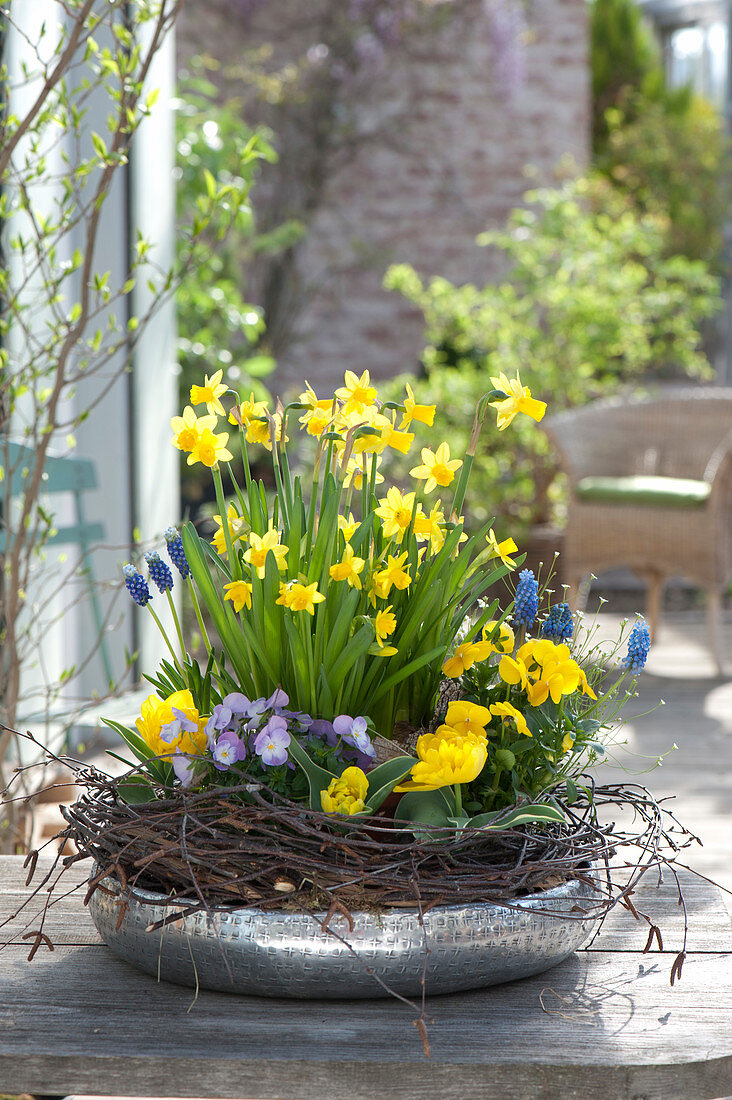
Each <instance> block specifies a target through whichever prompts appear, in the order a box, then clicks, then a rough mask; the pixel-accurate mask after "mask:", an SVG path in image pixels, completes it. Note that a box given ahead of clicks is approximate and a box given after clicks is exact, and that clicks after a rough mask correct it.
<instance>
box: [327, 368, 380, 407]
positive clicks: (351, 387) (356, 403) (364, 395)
mask: <svg viewBox="0 0 732 1100" xmlns="http://www.w3.org/2000/svg"><path fill="white" fill-rule="evenodd" d="M344 381H345V385H344V386H341V387H340V389H337V390H336V391H335V392H336V397H338V398H339V399H340V400H341V401H343V402H344V406H343V409H344V412H346V413H350V412H357V413H360V412H363V410H364V409H366V408H368V406H369V405H373V404H374V402H375V401H376V390H375V388H374V387H373V386H372V385H371V379H370V377H369V372H368V371H367V370H365V371H364V372H363V374H362V375H361V377H360V378H358V377H357V376H356V375H355V374H354V373H353V371H352V370H347V371H346V375H345V378H344Z"/></svg>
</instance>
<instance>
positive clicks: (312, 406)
mask: <svg viewBox="0 0 732 1100" xmlns="http://www.w3.org/2000/svg"><path fill="white" fill-rule="evenodd" d="M491 381H492V383H493V387H494V388H493V390H492V391H491V392H490V393H488V394H486V395H485V396H484V397H483V399H482V400H481V402H480V403H479V405H478V408H477V411H476V414H475V421H474V425H473V431H472V434H471V437H470V443H469V446H468V448H467V450H466V453H465V454H464V455H462V456H454V455H451V454H450V451H449V448H448V446H447V445H446V444H444V443H440V444H439V445H437V446H436V447H435V448H434V449H432V448H431V447H429V446H424V447H422V448H421V450H420V452H419V457H418V458H415V459H414V465H413V466H412V468H411V478H412V479H413V480H412V485H411V486H410V487H408V488H406V487H403V488H399V487H397V486H391V487H387V486H386V485H384V484H383V483H382V482H383V478H382V476H381V474H380V472H379V465H380V461H381V455H382V453H383V451H384V449H385V448H388V447H391V448H397V449H398V450H400V451H402V452H404V453H406V452H407V451H408V450H409V449H410V447H411V446H412V445H413V443H414V431H413V429H414V428H415V425H418V424H421V425H423V426H424V427H425V428H429V427H430V426H431V425H432V420H433V417H434V412H435V410H434V407H429V406H423V405H420V404H418V403H416V402H415V400H414V396H413V394H412V392H411V389H410V387H409V386H407V388H406V393H405V396H404V399H403V402H402V403H401V404H396V403H393V402H389V403H384V404H381V403H380V402H379V400H378V395H377V392H376V389H375V387H374V386H372V385H371V381H370V378H369V375H368V372H367V371H365V372H364V373H363V374H362V375H361V376H360V377H358V376H356V375H355V374H354V373H352V372H351V371H347V372H346V375H345V381H344V385H343V386H342V387H340V388H339V389H337V390H336V392H335V394H334V395H333V396H331V397H328V398H327V399H320V398H318V397H317V396H316V394H315V393H314V392H313V390H312V389H311V387H310V386H307V387H306V389H305V391H304V393H303V394H302V395H301V396H300V399H299V400H298V401H295V402H292V403H290V404H289V405H287V406H285V407H283V406H282V405H281V404H280V403H279V402H278V404H277V407H276V408H275V409H274V411H270V410H269V409H268V408H267V407H266V405H265V404H264V403H263V402H256V401H254V400H252V399H250V400H246V399H244V400H242V399H241V397H240V395H239V394H237V393H235V392H234V391H232V390H231V389H229V388H228V387H227V386H226V384H225V383H224V382H223V381H222V377H221V372H218V373H217V374H216V375H214V376H213V377H212V378H206V379H205V380H204V383H203V385H201V386H193V387H192V389H191V404H190V405H188V406H187V407H186V408H185V409H184V411H183V414H182V416H180V417H175V418H174V419H173V422H172V426H173V431H174V440H173V441H174V443H175V445H176V446H177V447H178V448H179V449H181V450H182V451H184V452H186V453H187V455H188V462H189V463H191V464H193V463H196V462H199V463H202V464H203V465H205V466H207V467H209V468H210V470H211V473H212V477H213V481H214V485H215V489H216V496H217V501H218V506H219V515H218V516H217V523H218V528H217V530H216V533H215V535H214V538H213V542H212V543H211V544H209V542H207V541H206V540H204V539H202V538H201V537H200V536H199V534H198V533H197V532H196V530H195V529H194V528H193V527H192V526H191V525H189V524H186V525H184V527H183V529H182V532H178V531H177V530H175V529H170V530H169V531H168V532H167V533H166V536H165V537H166V544H167V551H168V554H169V557H170V559H171V562H172V564H173V565H174V567H175V568H177V570H178V571H179V573H180V574H181V575H182V577H183V578H184V579H185V581H186V582H187V584H188V586H189V590H190V595H191V599H192V602H193V607H194V609H195V614H196V617H197V621H198V624H199V629H200V631H201V634H202V637H203V639H204V641H205V647H206V660H205V662H199V661H198V660H196V659H194V658H193V657H192V656H191V655H190V653H189V652H188V651H187V647H186V639H185V636H184V632H183V630H182V628H181V626H180V622H179V620H178V618H177V616H175V607H174V604H173V601H172V600H170V603H171V607H172V608H173V612H174V621H175V627H176V629H175V632H174V634H173V636H172V637H168V636H167V635H166V643H167V645H168V648H169V658H168V659H166V660H164V661H163V662H162V663H161V665H160V667H159V668H158V669H157V670H156V671H155V672H153V673H151V674H150V675H149V676H148V679H149V680H150V683H151V687H152V688H153V689H154V690H153V691H152V692H151V694H150V696H149V698H148V699H147V700H146V701H145V703H144V704H143V706H142V711H141V714H140V716H139V718H138V719H137V721H136V724H135V726H134V727H132V726H130V727H125V726H122V725H119V724H116V723H113V722H110V723H109V725H110V726H113V727H114V728H115V729H116V730H117V731H118V732H119V734H120V736H121V738H122V740H123V742H124V744H125V745H126V748H127V750H128V752H129V754H131V756H132V757H133V758H134V759H130V758H129V756H125V757H123V759H125V761H126V763H128V764H129V770H128V771H127V772H126V773H125V774H124V775H123V776H121V777H120V778H119V779H116V780H110V779H109V777H106V776H100V775H98V774H97V773H95V772H90V771H89V770H86V771H85V772H84V773H83V776H82V777H81V778H82V781H83V783H84V785H85V786H86V792H85V793H84V795H83V796H82V797H81V798H80V799H79V800H78V801H77V803H75V805H74V806H72V807H70V808H68V809H67V810H66V817H67V821H68V828H67V830H66V834H65V835H66V836H68V837H69V838H70V839H72V840H73V841H74V842H75V844H76V848H77V850H78V853H79V855H78V856H71V857H68V859H70V860H75V859H77V858H80V857H85V856H92V857H93V858H94V860H95V864H96V866H95V870H94V872H93V874H92V877H91V880H90V888H89V895H88V898H89V901H90V905H91V910H92V914H93V916H94V919H95V921H96V922H97V925H98V927H99V928H100V931H101V932H102V935H103V937H104V939H105V940H106V941H107V942H108V943H109V944H110V946H112V947H113V948H114V949H115V950H116V951H118V952H119V953H120V954H122V955H123V956H124V957H125V958H127V959H129V960H130V961H131V962H134V963H135V964H136V965H138V966H142V967H143V968H145V969H148V970H149V971H150V972H152V973H155V974H158V975H159V976H162V977H167V978H169V979H171V980H174V981H180V982H188V983H190V984H196V985H198V984H200V985H202V986H210V987H211V986H212V987H214V988H229V989H233V990H235V991H236V990H238V991H242V992H249V993H252V992H259V993H263V994H269V995H292V996H373V995H374V994H376V993H378V992H379V991H380V990H382V991H388V992H393V993H396V994H398V995H400V996H404V995H411V994H414V993H419V992H420V990H421V992H422V994H424V990H425V987H427V988H429V989H430V990H432V991H434V992H439V991H447V990H459V989H465V988H470V987H473V986H476V985H481V984H490V983H491V982H493V981H500V980H505V979H506V978H513V977H517V976H521V975H522V974H529V973H535V972H537V971H539V970H541V969H544V968H546V967H547V966H550V965H553V964H554V963H555V962H557V961H559V960H560V959H562V958H564V957H566V955H567V954H569V953H570V952H571V951H572V950H573V949H574V948H575V947H577V946H578V945H579V944H580V943H581V942H582V941H583V940H584V939H585V938H586V937H587V935H588V933H589V932H590V931H591V929H592V928H593V927H594V925H595V923H596V921H597V919H598V918H599V917H601V916H602V914H603V913H604V912H605V911H606V910H607V908H608V906H609V905H610V904H612V903H613V901H615V900H617V899H618V898H620V899H627V897H628V896H629V893H630V892H631V891H632V886H633V883H634V881H635V879H636V878H637V877H638V876H639V875H640V874H641V873H642V871H643V870H645V869H647V866H648V865H649V863H652V862H653V860H648V859H647V858H645V859H644V861H640V860H636V864H635V865H633V863H632V861H630V862H629V861H627V860H626V866H630V868H631V870H630V873H629V876H626V879H625V880H620V881H618V880H617V876H616V875H615V874H614V873H611V872H610V870H609V867H610V857H611V854H612V851H613V850H614V849H617V848H618V847H622V846H623V845H627V844H633V843H636V844H638V845H640V847H641V849H642V850H643V852H644V854H645V855H646V856H647V853H648V851H649V850H650V851H652V852H653V853H654V854H655V859H656V862H658V861H661V860H663V859H664V858H666V857H665V856H664V854H663V851H662V849H663V838H664V836H665V835H666V834H665V832H664V828H663V827H662V825H661V824H659V822H660V821H661V818H660V816H659V812H658V808H657V807H656V806H655V804H654V803H653V802H652V800H651V799H650V796H648V795H647V794H646V793H645V792H644V791H643V790H642V789H640V788H632V787H627V788H620V787H613V788H612V789H609V790H606V789H603V788H601V787H599V786H598V785H597V784H596V781H595V780H594V779H593V778H592V767H593V765H594V764H596V763H597V762H598V760H599V759H600V757H601V756H602V754H603V751H604V748H603V742H604V740H605V739H606V737H607V734H608V732H609V731H611V730H612V728H613V726H614V725H615V723H616V719H617V715H618V712H619V709H620V707H621V705H622V703H623V701H624V700H625V699H626V698H627V697H628V695H629V692H628V690H627V687H626V677H630V678H631V679H632V677H633V675H634V674H635V672H636V670H637V669H639V668H640V667H642V665H643V663H644V661H645V657H646V654H647V651H648V632H647V630H646V628H645V625H644V624H643V622H642V621H639V622H637V623H636V625H635V626H634V627H633V629H632V631H631V633H630V639H629V648H628V653H627V656H626V657H625V660H624V662H623V663H624V666H625V667H624V668H623V669H622V670H621V671H620V673H619V675H618V676H616V677H614V678H611V681H610V682H609V683H608V681H607V679H606V669H607V660H608V657H609V656H610V657H611V656H612V655H608V654H598V652H597V650H596V647H593V645H592V643H591V638H590V640H589V641H588V640H587V638H586V637H584V636H583V635H582V633H581V632H578V631H577V630H576V621H575V618H574V617H573V616H572V614H571V612H570V610H569V608H568V606H567V605H566V603H564V602H562V601H561V600H556V601H552V593H551V592H550V590H549V589H548V587H547V586H546V584H545V585H544V586H543V587H542V589H541V590H540V588H539V584H538V582H537V579H536V578H535V577H534V575H533V573H531V571H529V570H523V571H521V572H520V573H519V576H518V582H517V583H516V584H515V592H514V595H513V599H509V601H508V603H507V605H506V606H505V607H504V608H503V609H501V608H500V607H499V605H498V601H497V600H492V601H491V602H490V604H486V602H485V601H484V599H483V596H484V594H485V593H486V592H487V591H488V589H489V588H490V587H491V586H493V585H494V584H495V583H496V581H497V580H499V579H501V578H506V579H507V580H508V581H509V583H510V584H513V582H512V580H511V578H512V576H513V574H514V570H516V569H518V567H519V565H520V560H519V559H517V557H516V555H517V548H516V545H515V543H514V542H513V540H512V539H510V538H505V539H499V538H498V537H497V536H496V534H495V532H494V530H493V528H492V527H491V525H490V523H487V524H485V525H484V526H483V527H481V528H480V529H478V530H475V531H473V532H468V531H465V530H464V523H463V520H462V518H461V513H462V506H463V501H464V498H465V493H466V489H467V486H468V480H469V476H470V469H471V466H472V464H473V460H474V455H475V450H476V444H477V441H478V436H479V433H480V430H481V427H482V425H483V422H484V419H485V417H486V415H487V413H488V412H489V411H490V409H491V408H493V409H495V410H496V412H497V416H498V420H497V426H498V430H501V431H503V430H506V429H509V428H510V425H511V423H512V421H513V419H514V418H515V417H516V416H517V415H528V416H529V417H532V418H534V419H535V420H539V419H540V418H541V417H542V416H543V413H544V408H545V406H544V405H543V403H541V402H538V401H536V400H534V399H533V398H532V397H531V394H530V392H529V390H528V389H526V388H524V387H523V386H522V385H521V382H520V380H519V379H518V378H515V379H508V378H507V377H506V376H505V375H500V376H499V377H497V378H494V379H492V380H491ZM223 418H225V419H223ZM297 427H300V428H301V429H302V430H303V432H304V434H305V436H306V437H307V438H308V439H310V440H311V441H312V444H313V447H314V461H313V466H312V475H311V476H310V477H308V479H307V481H306V480H305V479H304V478H303V476H302V475H300V474H297V475H294V474H293V472H292V470H291V466H290V456H289V448H288V444H289V442H290V434H291V433H293V434H294V431H293V429H296V428H297ZM255 443H259V444H262V445H263V446H264V447H266V448H267V450H269V451H270V453H271V457H272V464H273V471H274V482H275V486H276V490H275V492H274V493H273V494H271V495H268V494H267V492H266V491H265V488H264V485H262V484H258V483H256V482H255V481H254V479H253V478H252V476H251V472H250V467H249V459H248V449H249V447H250V446H252V445H253V444H255ZM239 448H240V449H241V454H242V457H243V466H244V481H243V483H242V484H241V485H240V484H238V483H237V481H236V479H235V478H234V477H233V475H232V484H233V488H234V493H233V498H232V499H230V500H228V501H227V500H226V499H225V497H224V488H223V479H222V466H223V465H224V464H226V463H230V462H231V461H232V458H233V455H234V453H235V451H236V450H237V449H239ZM145 557H146V561H147V565H148V570H149V582H148V580H146V579H145V578H144V577H143V575H142V573H140V572H139V571H138V569H137V568H136V567H135V566H134V565H133V564H132V563H129V564H127V565H125V566H124V570H123V572H124V578H125V584H126V586H127V588H128V589H129V592H130V594H131V597H132V598H133V599H134V601H135V602H136V603H137V604H139V605H140V606H143V607H146V608H148V609H149V610H150V611H151V612H153V608H152V607H151V599H152V594H151V586H152V587H153V588H157V589H159V590H160V592H161V593H163V594H165V595H166V596H167V597H168V598H169V599H170V594H171V589H172V587H173V584H174V580H173V571H172V570H171V568H170V566H168V565H167V564H166V563H165V562H164V561H163V559H162V558H161V557H160V555H159V554H158V553H157V552H154V551H153V552H149V553H148V554H146V555H145ZM509 594H510V590H509ZM153 613H154V612H153ZM156 619H158V621H159V618H158V616H156ZM583 638H584V640H583ZM607 803H611V804H612V806H613V808H614V809H615V808H617V806H618V805H620V804H623V803H625V804H628V805H631V806H632V808H633V810H634V812H635V814H636V817H637V818H638V820H640V821H641V825H640V826H639V827H638V828H637V829H636V830H635V832H633V831H631V832H627V831H626V832H621V831H620V830H619V829H613V828H612V827H611V826H607V825H604V824H603V823H602V821H601V809H602V806H603V805H604V804H607ZM678 843H679V842H677V847H678ZM645 919H646V920H648V923H649V925H650V927H651V930H652V931H653V929H654V926H653V924H652V921H651V920H650V918H645Z"/></svg>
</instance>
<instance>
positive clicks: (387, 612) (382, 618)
mask: <svg viewBox="0 0 732 1100" xmlns="http://www.w3.org/2000/svg"><path fill="white" fill-rule="evenodd" d="M372 621H373V624H374V630H375V631H376V641H377V642H378V643H379V648H380V649H383V648H384V641H385V639H386V638H388V637H389V635H390V634H393V633H394V631H395V630H396V615H394V614H393V612H392V610H391V604H389V605H388V607H385V608H384V610H383V611H377V612H376V615H375V616H374V619H373V620H372ZM388 648H392V647H391V646H389V647H388ZM394 652H395V653H396V650H394Z"/></svg>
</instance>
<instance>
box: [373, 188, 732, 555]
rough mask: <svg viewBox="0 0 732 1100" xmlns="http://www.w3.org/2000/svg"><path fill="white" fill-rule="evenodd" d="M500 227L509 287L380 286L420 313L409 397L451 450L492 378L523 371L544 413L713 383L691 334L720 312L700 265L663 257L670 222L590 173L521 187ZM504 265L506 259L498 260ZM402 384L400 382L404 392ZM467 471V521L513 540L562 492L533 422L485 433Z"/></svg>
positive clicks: (413, 279)
mask: <svg viewBox="0 0 732 1100" xmlns="http://www.w3.org/2000/svg"><path fill="white" fill-rule="evenodd" d="M525 198H526V202H527V203H528V204H529V206H528V208H526V209H524V208H521V209H516V210H514V211H512V213H511V215H510V217H509V219H508V224H507V227H506V229H505V230H503V231H501V232H491V233H485V234H483V236H482V237H480V238H479V242H480V243H481V244H485V245H490V246H491V247H493V248H496V249H498V250H499V251H500V252H501V253H502V254H503V259H504V261H508V264H509V266H510V271H509V274H508V277H507V278H506V280H505V281H504V282H502V283H498V284H490V283H489V284H487V285H486V286H483V287H479V286H474V285H472V284H466V285H464V286H455V285H454V284H452V283H450V282H449V281H448V280H447V279H443V278H434V279H431V280H429V281H428V282H425V281H424V280H423V279H422V278H421V277H420V276H419V275H418V274H417V272H416V271H415V270H414V269H413V268H412V267H410V266H409V265H406V264H400V265H396V266H393V267H391V268H390V269H389V270H388V271H387V274H386V278H385V286H386V287H387V289H390V290H395V291H397V292H399V293H401V294H403V295H404V296H405V297H406V298H408V299H409V300H410V301H411V302H414V304H415V305H417V306H419V308H420V309H421V310H422V312H423V313H424V316H425V325H426V332H425V335H426V340H427V346H426V348H425V350H424V353H423V358H422V364H423V369H424V377H423V378H421V379H417V380H416V382H415V383H413V385H414V391H415V395H416V397H417V400H418V401H420V402H425V403H433V402H434V403H436V404H437V419H436V424H438V425H439V428H440V429H441V432H442V436H443V438H445V439H447V440H448V441H449V443H450V447H451V451H452V452H453V453H455V454H458V455H459V454H461V453H462V452H464V450H465V446H466V443H467V437H468V433H469V430H470V424H471V416H472V413H471V410H472V409H474V407H475V403H476V400H477V399H478V398H479V397H480V395H481V394H482V393H484V392H485V391H486V390H488V389H490V388H491V386H490V382H489V378H490V376H491V375H496V374H498V373H499V371H504V372H505V373H507V374H508V375H509V376H510V375H513V374H515V373H516V372H520V375H521V381H522V382H523V383H524V385H528V386H530V387H531V392H532V395H533V396H534V397H538V398H540V399H541V400H544V401H547V402H548V404H549V409H550V412H556V411H559V410H560V409H562V408H566V407H570V406H573V405H580V404H583V403H585V402H586V401H588V400H591V399H592V398H595V397H599V396H603V395H605V394H608V393H611V392H613V391H616V390H618V389H619V388H621V387H622V385H623V384H624V383H626V382H629V381H631V380H632V381H638V380H639V379H642V378H646V377H648V376H649V375H653V376H656V377H665V376H669V375H677V374H678V373H679V372H683V373H684V374H686V375H689V376H692V377H698V378H704V377H708V376H709V375H710V373H711V372H710V367H709V364H708V362H707V359H706V357H705V355H704V353H703V351H702V350H701V348H700V336H699V325H700V323H701V322H702V320H703V319H704V318H706V317H709V316H711V315H712V314H713V313H714V312H716V310H717V309H718V308H719V306H720V299H719V282H718V279H717V278H716V277H715V276H714V275H712V274H710V272H709V269H708V266H707V265H706V264H705V263H703V262H702V261H695V260H689V259H687V258H686V257H683V256H668V255H667V254H666V243H667V233H668V220H667V219H666V218H663V217H660V216H658V215H657V214H650V213H645V214H644V213H640V212H639V211H638V210H637V209H635V208H634V206H633V204H632V203H631V202H630V200H629V199H628V198H627V197H625V196H623V195H621V194H619V193H618V192H617V190H615V189H614V188H613V187H612V186H611V185H610V184H609V183H608V182H607V181H605V180H603V179H599V178H595V179H579V180H572V181H569V182H567V183H565V184H564V185H562V186H560V187H556V188H553V189H545V190H538V191H533V192H529V193H528V194H527V195H526V196H525ZM504 266H505V263H504ZM402 384H403V380H397V384H396V390H400V388H401V386H402ZM481 448H482V449H481V451H480V453H479V460H478V461H477V462H476V468H475V471H474V476H475V477H476V485H477V486H478V491H477V492H475V493H474V494H473V501H480V505H479V507H476V508H475V516H476V519H481V520H482V519H484V518H486V517H490V516H491V515H494V516H498V517H499V519H500V526H501V533H503V526H504V524H505V526H506V532H507V533H514V532H516V531H518V532H519V533H520V531H521V530H522V529H523V530H525V529H526V528H527V527H528V526H530V525H532V524H536V523H545V522H547V521H548V520H549V519H550V518H551V512H552V501H553V499H554V498H556V495H557V493H558V489H557V483H556V480H555V474H556V471H555V470H554V467H553V465H552V461H551V457H550V455H549V454H548V447H547V444H546V440H545V438H544V436H543V435H542V433H541V432H537V431H536V430H535V426H534V425H533V424H532V423H529V422H528V421H527V422H526V423H523V424H521V423H519V421H518V419H517V420H516V421H514V424H512V425H511V428H510V429H509V430H507V431H506V432H503V433H496V432H493V433H491V432H485V433H484V436H483V439H482V443H481Z"/></svg>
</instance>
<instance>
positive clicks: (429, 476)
mask: <svg viewBox="0 0 732 1100" xmlns="http://www.w3.org/2000/svg"><path fill="white" fill-rule="evenodd" d="M462 464H463V463H462V459H459V458H450V444H449V443H440V445H439V447H438V448H437V450H436V451H434V452H433V451H431V450H430V449H429V447H423V448H422V465H421V466H415V467H414V469H412V470H410V471H409V472H410V474H411V475H412V477H416V478H417V480H418V481H425V482H426V484H425V487H424V489H425V492H426V493H431V492H432V490H433V489H436V488H437V486H438V485H441V486H442V487H443V488H445V487H446V486H447V485H450V484H451V483H452V482H453V480H454V478H455V473H456V471H457V470H459V469H460V467H461V466H462Z"/></svg>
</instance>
